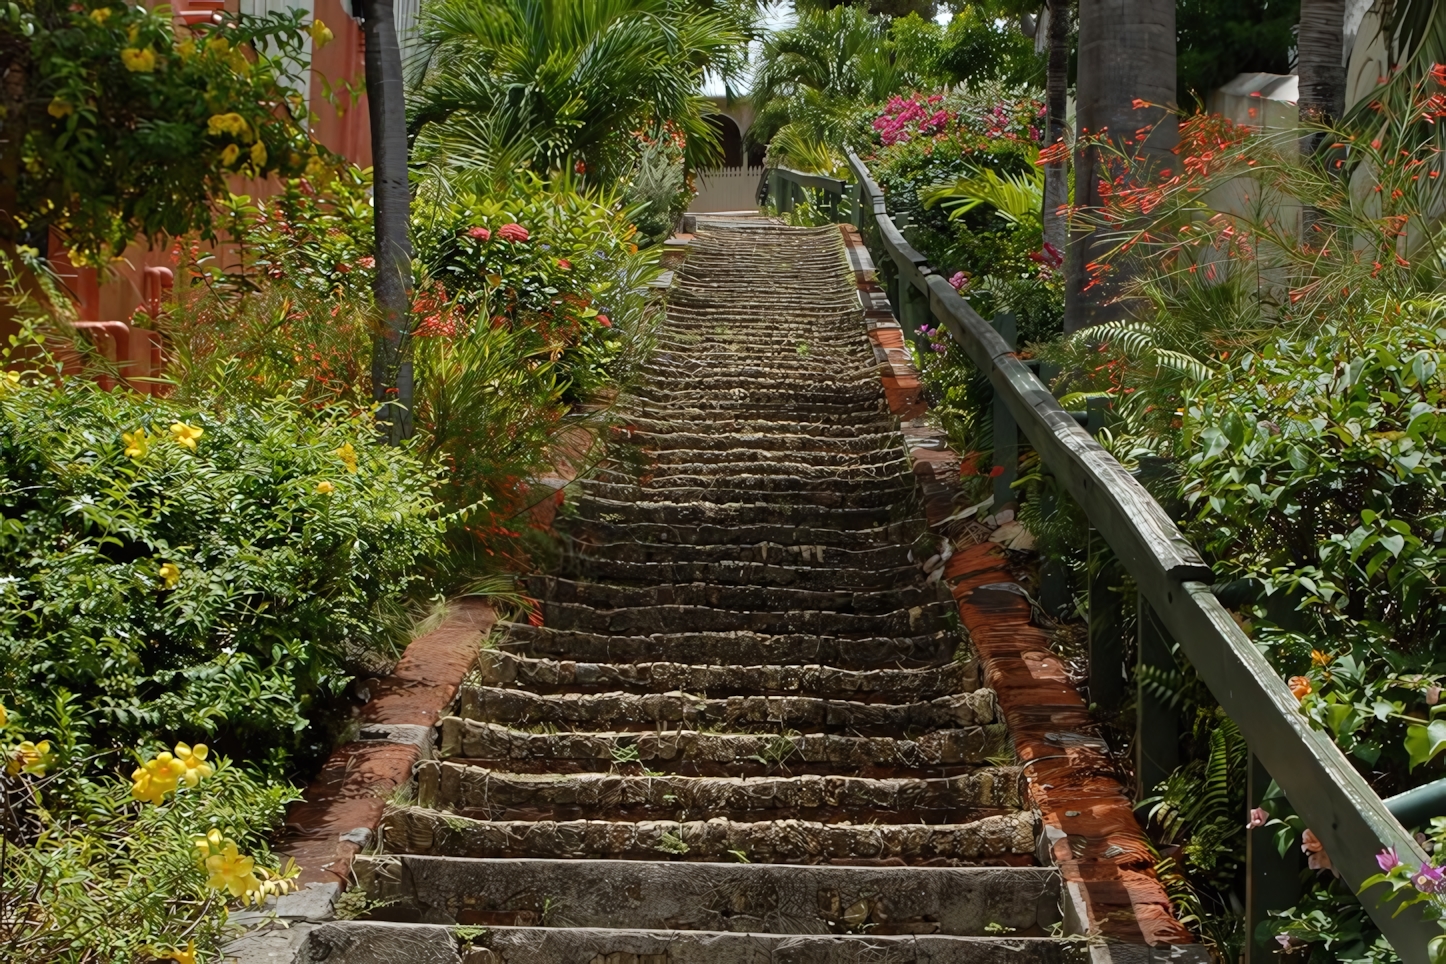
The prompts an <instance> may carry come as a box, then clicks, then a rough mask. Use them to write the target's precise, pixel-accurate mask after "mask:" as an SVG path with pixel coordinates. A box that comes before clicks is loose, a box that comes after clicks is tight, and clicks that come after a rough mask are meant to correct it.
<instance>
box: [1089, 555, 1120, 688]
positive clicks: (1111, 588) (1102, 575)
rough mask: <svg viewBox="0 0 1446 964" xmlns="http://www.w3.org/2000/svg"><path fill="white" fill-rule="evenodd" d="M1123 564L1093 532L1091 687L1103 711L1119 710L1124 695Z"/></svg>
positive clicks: (1090, 587) (1090, 637)
mask: <svg viewBox="0 0 1446 964" xmlns="http://www.w3.org/2000/svg"><path fill="white" fill-rule="evenodd" d="M1119 578H1120V564H1119V562H1118V560H1116V558H1115V555H1114V553H1112V552H1110V551H1109V548H1108V547H1107V546H1106V545H1105V543H1104V540H1103V539H1102V538H1100V535H1099V533H1097V532H1095V531H1094V529H1091V530H1090V554H1089V585H1088V590H1089V686H1090V701H1091V702H1092V703H1094V704H1095V706H1097V707H1099V708H1100V709H1101V710H1105V711H1108V712H1113V711H1114V710H1117V709H1119V707H1120V703H1121V701H1122V700H1123V699H1124V695H1125V673H1124V670H1125V640H1124V626H1123V625H1122V623H1123V620H1122V619H1121V613H1120V598H1119V593H1118V592H1117V591H1116V588H1115V584H1116V583H1117V582H1118V581H1119Z"/></svg>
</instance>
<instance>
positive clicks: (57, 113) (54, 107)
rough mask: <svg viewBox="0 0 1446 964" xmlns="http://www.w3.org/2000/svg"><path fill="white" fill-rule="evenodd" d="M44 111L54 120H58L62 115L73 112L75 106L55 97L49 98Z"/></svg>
mask: <svg viewBox="0 0 1446 964" xmlns="http://www.w3.org/2000/svg"><path fill="white" fill-rule="evenodd" d="M45 112H46V113H47V114H49V115H50V116H51V117H54V118H55V119H56V120H60V119H61V118H62V117H69V116H70V115H71V114H74V113H75V108H74V107H73V106H72V105H70V104H68V103H66V102H65V101H63V100H61V99H60V98H59V97H55V98H52V99H51V101H50V106H49V107H47V108H45Z"/></svg>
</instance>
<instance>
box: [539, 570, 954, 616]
mask: <svg viewBox="0 0 1446 964" xmlns="http://www.w3.org/2000/svg"><path fill="white" fill-rule="evenodd" d="M923 581H924V574H923V572H921V571H920V570H918V569H915V570H914V571H913V572H912V573H911V575H910V578H909V580H907V581H905V580H900V581H899V582H898V583H897V584H896V586H895V588H892V589H886V590H874V591H859V592H851V591H849V590H823V589H800V588H795V587H793V586H756V585H719V584H717V583H708V582H687V583H668V584H661V585H648V586H626V585H616V584H612V583H605V582H579V581H577V580H574V579H564V578H562V577H560V576H529V577H527V579H526V580H525V581H524V585H525V586H526V587H527V591H528V593H529V594H530V595H532V596H535V597H537V598H539V599H541V600H543V602H544V606H546V605H548V604H561V603H568V604H573V605H580V606H591V607H593V608H595V609H599V610H609V611H611V610H617V609H638V608H645V607H660V606H701V607H707V608H709V609H720V610H738V611H750V612H754V613H757V612H762V613H767V614H775V613H779V612H795V611H807V610H820V611H823V612H828V613H853V614H859V615H868V616H877V615H882V614H886V613H892V612H895V611H898V610H901V609H903V610H907V609H912V608H914V607H916V606H924V605H928V604H930V603H936V602H939V601H940V595H941V594H940V592H939V590H938V588H937V587H935V586H925V585H922V583H923ZM909 582H912V583H914V585H912V586H911V585H909V584H908V583H909ZM544 612H546V609H544Z"/></svg>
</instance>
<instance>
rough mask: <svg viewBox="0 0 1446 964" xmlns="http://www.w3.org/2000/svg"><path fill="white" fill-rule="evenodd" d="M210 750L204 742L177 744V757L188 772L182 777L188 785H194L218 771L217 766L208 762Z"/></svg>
mask: <svg viewBox="0 0 1446 964" xmlns="http://www.w3.org/2000/svg"><path fill="white" fill-rule="evenodd" d="M210 752H211V751H210V749H209V748H208V747H207V746H206V744H204V743H197V744H196V745H195V746H191V745H189V744H186V743H177V744H176V759H177V760H179V761H180V763H181V765H182V766H184V767H185V768H186V772H185V773H184V774H182V776H181V779H183V780H185V781H186V786H188V787H194V786H195V785H196V784H198V783H200V782H201V781H202V780H204V779H205V778H206V777H209V776H210V775H211V774H213V773H215V772H216V768H215V767H213V766H211V764H209V763H207V762H206V756H207V755H208V754H209V753H210Z"/></svg>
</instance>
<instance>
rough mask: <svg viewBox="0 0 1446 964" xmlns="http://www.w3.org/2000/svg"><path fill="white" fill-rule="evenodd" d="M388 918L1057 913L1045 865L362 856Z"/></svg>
mask: <svg viewBox="0 0 1446 964" xmlns="http://www.w3.org/2000/svg"><path fill="white" fill-rule="evenodd" d="M352 866H353V869H354V870H355V872H356V876H357V881H358V883H359V884H360V886H361V887H362V888H363V889H364V890H365V892H366V895H367V897H368V898H369V899H371V900H373V901H377V902H381V903H384V904H385V905H386V913H387V915H388V917H389V918H391V919H397V918H399V917H405V918H406V919H409V920H413V921H416V922H421V923H436V924H477V925H484V926H489V927H497V926H504V927H506V926H523V927H564V926H565V927H605V928H648V929H654V928H655V929H659V930H690V931H695V930H701V931H732V932H744V933H754V934H847V933H861V932H863V933H867V934H868V935H869V936H877V935H879V934H881V933H882V934H941V935H951V936H968V935H982V934H984V933H986V928H995V929H1005V930H1007V931H1010V932H1013V933H1014V934H1016V935H1020V936H1041V935H1044V934H1047V933H1048V932H1049V928H1050V927H1051V925H1053V924H1055V923H1057V922H1058V920H1059V898H1060V880H1059V874H1058V871H1056V870H1054V869H1053V868H1043V867H828V866H822V867H820V866H813V867H809V866H804V867H799V866H787V865H776V864H724V863H672V862H663V861H644V860H595V861H588V862H587V863H585V864H578V863H577V862H575V861H570V860H507V859H486V858H483V859H470V860H469V859H467V858H462V857H426V856H420V855H406V856H385V857H359V858H357V860H356V862H355V863H354V864H353V865H352Z"/></svg>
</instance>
